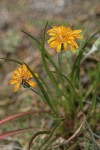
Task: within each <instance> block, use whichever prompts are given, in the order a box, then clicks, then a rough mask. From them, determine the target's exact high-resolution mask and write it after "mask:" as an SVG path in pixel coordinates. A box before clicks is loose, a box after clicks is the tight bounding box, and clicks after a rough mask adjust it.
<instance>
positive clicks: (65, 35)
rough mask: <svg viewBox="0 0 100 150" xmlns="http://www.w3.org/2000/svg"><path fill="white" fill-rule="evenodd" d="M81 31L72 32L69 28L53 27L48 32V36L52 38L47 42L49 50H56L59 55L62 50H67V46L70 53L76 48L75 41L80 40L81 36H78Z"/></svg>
mask: <svg viewBox="0 0 100 150" xmlns="http://www.w3.org/2000/svg"><path fill="white" fill-rule="evenodd" d="M80 32H82V31H81V30H72V29H71V28H70V27H65V26H54V27H53V28H52V29H50V30H48V32H47V33H48V34H49V35H50V36H52V37H51V38H50V39H49V40H48V41H47V42H48V44H49V45H50V48H56V51H57V52H58V53H59V52H60V51H61V50H62V49H64V50H65V51H66V50H67V47H68V45H69V46H70V49H71V51H72V52H74V50H75V48H78V45H77V43H76V41H75V40H76V39H78V38H80V39H82V38H83V36H82V35H79V33H80Z"/></svg>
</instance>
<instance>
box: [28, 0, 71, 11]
mask: <svg viewBox="0 0 100 150" xmlns="http://www.w3.org/2000/svg"><path fill="white" fill-rule="evenodd" d="M65 1H66V0H42V1H41V0H37V1H36V0H30V1H29V7H30V9H32V10H33V11H37V12H41V13H50V14H58V13H60V12H61V11H63V9H64V6H65ZM67 1H69V0H67Z"/></svg>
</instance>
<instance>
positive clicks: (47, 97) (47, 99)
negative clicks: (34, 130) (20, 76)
mask: <svg viewBox="0 0 100 150" xmlns="http://www.w3.org/2000/svg"><path fill="white" fill-rule="evenodd" d="M24 64H25V63H24ZM25 65H26V67H27V69H28V70H29V71H30V73H31V74H32V76H33V78H34V79H35V81H36V82H37V85H38V86H39V88H40V90H41V92H42V94H43V96H44V98H45V100H46V102H47V104H48V105H49V106H50V107H51V109H52V110H53V111H54V112H55V109H54V107H53V105H52V103H51V100H50V98H49V96H48V94H47V92H46V91H45V89H44V87H43V86H42V84H41V82H40V81H39V79H38V78H37V77H36V75H35V74H34V72H33V71H32V70H31V69H30V67H29V66H28V65H27V64H25Z"/></svg>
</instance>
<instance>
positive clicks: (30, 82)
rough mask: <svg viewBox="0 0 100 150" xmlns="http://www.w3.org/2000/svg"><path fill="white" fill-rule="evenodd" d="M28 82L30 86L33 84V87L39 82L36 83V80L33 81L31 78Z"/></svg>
mask: <svg viewBox="0 0 100 150" xmlns="http://www.w3.org/2000/svg"><path fill="white" fill-rule="evenodd" d="M27 83H28V84H29V85H30V86H32V87H36V86H37V84H36V83H35V82H33V81H31V80H28V81H27Z"/></svg>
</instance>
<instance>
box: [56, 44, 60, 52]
mask: <svg viewBox="0 0 100 150" xmlns="http://www.w3.org/2000/svg"><path fill="white" fill-rule="evenodd" d="M56 51H57V53H59V52H60V51H61V44H59V45H58V46H57V48H56Z"/></svg>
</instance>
